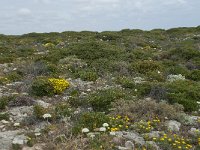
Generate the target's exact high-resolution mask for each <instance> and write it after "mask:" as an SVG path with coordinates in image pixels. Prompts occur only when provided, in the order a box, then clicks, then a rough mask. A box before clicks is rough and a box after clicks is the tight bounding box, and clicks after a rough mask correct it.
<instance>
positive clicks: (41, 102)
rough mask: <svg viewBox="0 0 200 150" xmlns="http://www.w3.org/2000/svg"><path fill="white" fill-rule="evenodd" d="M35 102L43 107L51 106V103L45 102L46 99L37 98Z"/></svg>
mask: <svg viewBox="0 0 200 150" xmlns="http://www.w3.org/2000/svg"><path fill="white" fill-rule="evenodd" d="M35 103H36V104H37V105H40V106H42V107H43V108H48V107H49V106H51V104H49V103H46V102H44V101H42V100H36V101H35Z"/></svg>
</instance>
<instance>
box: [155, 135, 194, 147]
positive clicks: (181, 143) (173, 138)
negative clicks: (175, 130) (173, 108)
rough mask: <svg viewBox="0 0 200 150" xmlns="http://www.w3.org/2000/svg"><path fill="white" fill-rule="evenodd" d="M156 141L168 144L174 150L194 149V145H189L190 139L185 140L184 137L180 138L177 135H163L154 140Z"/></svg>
mask: <svg viewBox="0 0 200 150" xmlns="http://www.w3.org/2000/svg"><path fill="white" fill-rule="evenodd" d="M153 140H154V141H157V142H159V143H168V144H169V145H170V146H171V147H173V149H181V150H190V149H192V145H191V144H189V143H188V141H189V140H188V139H184V138H183V137H179V136H178V135H176V134H173V135H167V134H163V136H161V137H159V138H156V137H154V138H153Z"/></svg>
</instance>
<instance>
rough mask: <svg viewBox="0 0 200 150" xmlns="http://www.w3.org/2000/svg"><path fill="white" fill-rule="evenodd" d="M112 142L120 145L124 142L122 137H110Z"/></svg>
mask: <svg viewBox="0 0 200 150" xmlns="http://www.w3.org/2000/svg"><path fill="white" fill-rule="evenodd" d="M112 142H113V143H115V144H117V145H122V144H123V143H124V138H122V137H114V138H113V139H112Z"/></svg>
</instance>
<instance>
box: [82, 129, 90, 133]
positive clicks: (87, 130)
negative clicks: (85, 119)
mask: <svg viewBox="0 0 200 150" xmlns="http://www.w3.org/2000/svg"><path fill="white" fill-rule="evenodd" d="M89 131H90V130H89V129H88V128H83V129H82V133H87V132H89Z"/></svg>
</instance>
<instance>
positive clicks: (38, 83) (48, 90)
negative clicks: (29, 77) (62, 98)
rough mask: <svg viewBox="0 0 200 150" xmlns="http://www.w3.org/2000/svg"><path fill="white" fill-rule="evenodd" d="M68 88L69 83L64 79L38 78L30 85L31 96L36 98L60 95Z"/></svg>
mask: <svg viewBox="0 0 200 150" xmlns="http://www.w3.org/2000/svg"><path fill="white" fill-rule="evenodd" d="M68 87H69V82H68V81H67V80H65V79H56V78H38V79H36V80H34V81H33V83H32V86H31V88H32V94H33V95H36V96H52V95H54V94H61V93H62V92H63V91H64V90H65V89H66V88H68Z"/></svg>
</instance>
